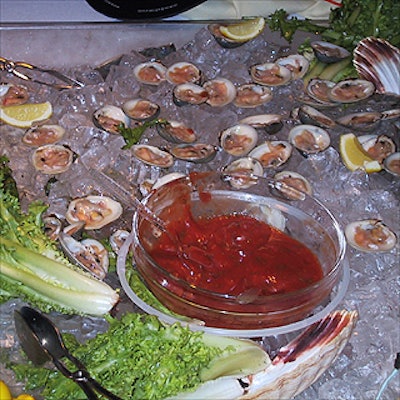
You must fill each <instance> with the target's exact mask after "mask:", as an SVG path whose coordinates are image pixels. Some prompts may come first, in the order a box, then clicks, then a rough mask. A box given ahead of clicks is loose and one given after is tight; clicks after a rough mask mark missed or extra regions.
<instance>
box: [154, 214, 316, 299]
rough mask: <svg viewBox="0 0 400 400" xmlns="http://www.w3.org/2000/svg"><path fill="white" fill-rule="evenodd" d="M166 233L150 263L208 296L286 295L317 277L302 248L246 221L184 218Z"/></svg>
mask: <svg viewBox="0 0 400 400" xmlns="http://www.w3.org/2000/svg"><path fill="white" fill-rule="evenodd" d="M168 230H169V235H167V234H165V233H164V234H162V235H161V237H160V239H159V241H158V242H157V243H156V244H155V246H154V247H153V248H152V249H151V251H150V252H149V253H150V255H151V257H152V258H153V259H154V260H155V261H156V262H157V263H158V264H159V265H160V266H162V267H163V268H164V269H165V270H167V271H168V272H169V273H170V274H171V275H173V276H175V277H178V278H180V279H182V280H184V281H186V282H188V283H189V284H190V285H194V286H197V287H200V288H203V289H207V290H209V291H213V292H217V293H222V294H230V295H238V294H243V293H251V295H252V296H253V295H256V296H263V295H270V294H276V293H288V292H293V291H296V290H299V289H302V288H305V287H307V286H309V285H310V284H312V283H314V282H317V281H319V280H320V279H321V278H322V277H323V272H322V267H321V265H320V263H319V261H318V259H317V257H316V256H315V255H314V253H313V252H312V251H311V250H309V249H308V248H307V247H306V246H305V245H303V244H302V243H300V242H299V241H297V240H295V239H293V238H291V237H290V236H288V235H287V234H285V233H284V232H281V231H280V230H278V229H276V228H274V227H272V226H270V225H268V224H267V223H264V222H262V221H259V220H257V219H255V218H252V217H250V216H247V215H242V214H235V215H223V216H217V217H213V218H210V219H205V218H204V219H201V218H200V219H196V220H194V219H193V218H192V216H191V214H190V212H185V213H184V218H180V219H179V220H176V221H173V222H171V223H169V225H168ZM171 237H172V238H173V237H176V239H177V240H174V239H171ZM178 243H179V245H178Z"/></svg>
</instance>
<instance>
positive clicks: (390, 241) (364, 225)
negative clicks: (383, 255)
mask: <svg viewBox="0 0 400 400" xmlns="http://www.w3.org/2000/svg"><path fill="white" fill-rule="evenodd" d="M344 233H345V236H346V239H347V241H348V243H349V244H350V245H351V246H352V247H354V248H355V249H357V250H361V251H366V252H384V251H390V250H391V249H393V248H394V246H395V245H396V243H397V237H396V235H395V233H394V232H392V231H391V230H390V229H389V228H388V227H387V226H386V225H385V224H384V223H383V222H382V221H381V220H379V219H365V220H360V221H354V222H351V223H349V224H348V225H347V226H346V228H345V231H344Z"/></svg>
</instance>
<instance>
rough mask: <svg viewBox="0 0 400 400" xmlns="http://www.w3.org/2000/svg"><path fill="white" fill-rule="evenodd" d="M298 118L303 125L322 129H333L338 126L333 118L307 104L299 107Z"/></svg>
mask: <svg viewBox="0 0 400 400" xmlns="http://www.w3.org/2000/svg"><path fill="white" fill-rule="evenodd" d="M297 116H298V118H299V119H300V121H301V122H302V123H303V124H309V125H317V126H319V127H321V128H333V127H334V126H335V125H336V122H335V121H334V120H333V119H332V118H330V117H328V116H327V115H325V114H324V113H322V112H321V111H319V110H317V109H316V108H314V107H311V106H309V105H307V104H303V105H302V106H300V107H299V109H298V113H297Z"/></svg>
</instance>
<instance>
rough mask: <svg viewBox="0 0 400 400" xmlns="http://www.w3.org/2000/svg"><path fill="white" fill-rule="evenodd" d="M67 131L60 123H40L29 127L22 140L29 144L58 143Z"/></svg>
mask: <svg viewBox="0 0 400 400" xmlns="http://www.w3.org/2000/svg"><path fill="white" fill-rule="evenodd" d="M64 133H65V129H64V128H63V127H62V126H60V125H38V126H35V127H32V128H30V129H28V130H27V131H26V132H25V134H24V136H23V137H22V142H23V143H25V144H27V145H28V146H43V145H45V144H54V143H57V142H58V141H59V140H60V139H61V138H62V137H63V136H64Z"/></svg>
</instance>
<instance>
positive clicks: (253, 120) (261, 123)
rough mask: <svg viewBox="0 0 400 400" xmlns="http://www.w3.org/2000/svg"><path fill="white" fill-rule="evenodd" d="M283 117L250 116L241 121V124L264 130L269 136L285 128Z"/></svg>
mask: <svg viewBox="0 0 400 400" xmlns="http://www.w3.org/2000/svg"><path fill="white" fill-rule="evenodd" d="M282 119H283V117H282V116H281V115H279V114H258V115H250V116H249V117H245V118H243V119H241V120H240V121H239V123H240V124H247V125H250V126H252V127H253V128H256V129H259V130H263V131H264V132H265V133H268V134H269V135H274V134H275V133H277V132H279V131H280V130H281V129H282V127H283V122H282Z"/></svg>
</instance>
